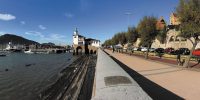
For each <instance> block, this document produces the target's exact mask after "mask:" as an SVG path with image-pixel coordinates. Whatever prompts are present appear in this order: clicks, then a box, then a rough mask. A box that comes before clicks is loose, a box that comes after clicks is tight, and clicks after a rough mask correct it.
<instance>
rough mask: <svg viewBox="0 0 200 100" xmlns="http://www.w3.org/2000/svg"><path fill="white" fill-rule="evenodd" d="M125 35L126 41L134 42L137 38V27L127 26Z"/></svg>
mask: <svg viewBox="0 0 200 100" xmlns="http://www.w3.org/2000/svg"><path fill="white" fill-rule="evenodd" d="M125 36H126V39H127V41H128V42H130V43H134V42H136V41H137V38H138V32H137V29H136V28H135V27H128V31H127V32H126V34H125Z"/></svg>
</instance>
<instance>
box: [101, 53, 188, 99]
mask: <svg viewBox="0 0 200 100" xmlns="http://www.w3.org/2000/svg"><path fill="white" fill-rule="evenodd" d="M105 53H107V52H105ZM107 54H108V53H107ZM108 55H109V54H108ZM110 57H111V58H112V59H113V60H114V61H116V63H117V64H119V65H120V66H121V67H122V68H123V69H124V70H125V71H126V72H127V73H128V74H129V75H130V76H131V77H132V78H133V79H134V80H135V81H136V82H137V83H138V84H139V85H140V86H141V88H142V89H143V90H144V91H145V92H146V93H147V94H148V95H149V96H150V97H151V98H152V99H153V100H184V99H183V98H181V97H180V96H178V95H176V94H174V93H172V92H171V91H169V90H167V89H165V88H163V87H161V86H159V85H158V84H156V83H154V82H152V81H151V80H149V79H147V78H145V77H144V76H142V75H141V74H139V73H138V72H136V71H134V70H133V69H131V68H129V67H128V66H126V65H125V64H123V63H122V62H120V61H119V60H117V59H116V58H114V57H112V56H111V55H110Z"/></svg>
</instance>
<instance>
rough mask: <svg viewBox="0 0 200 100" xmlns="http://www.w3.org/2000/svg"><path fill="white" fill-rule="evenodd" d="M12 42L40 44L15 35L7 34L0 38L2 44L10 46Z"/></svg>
mask: <svg viewBox="0 0 200 100" xmlns="http://www.w3.org/2000/svg"><path fill="white" fill-rule="evenodd" d="M9 42H12V43H13V44H28V45H29V44H39V43H38V42H35V41H32V40H28V39H25V38H23V37H21V36H17V35H13V34H5V35H1V36H0V44H8V43H9Z"/></svg>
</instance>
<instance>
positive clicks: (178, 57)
mask: <svg viewBox="0 0 200 100" xmlns="http://www.w3.org/2000/svg"><path fill="white" fill-rule="evenodd" d="M176 59H177V63H178V65H180V62H181V54H180V52H179V51H178V52H177V58H176Z"/></svg>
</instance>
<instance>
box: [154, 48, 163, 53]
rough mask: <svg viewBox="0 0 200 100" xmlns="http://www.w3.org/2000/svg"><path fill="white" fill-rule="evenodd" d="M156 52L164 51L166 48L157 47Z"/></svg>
mask: <svg viewBox="0 0 200 100" xmlns="http://www.w3.org/2000/svg"><path fill="white" fill-rule="evenodd" d="M155 52H156V53H164V49H163V48H157V49H156V50H155Z"/></svg>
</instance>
